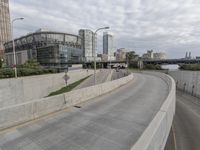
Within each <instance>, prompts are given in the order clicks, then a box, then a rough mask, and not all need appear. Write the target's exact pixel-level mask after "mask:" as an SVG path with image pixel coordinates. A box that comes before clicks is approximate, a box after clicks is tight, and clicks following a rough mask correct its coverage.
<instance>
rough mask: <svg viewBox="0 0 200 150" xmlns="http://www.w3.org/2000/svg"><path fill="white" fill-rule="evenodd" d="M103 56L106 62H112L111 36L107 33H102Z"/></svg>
mask: <svg viewBox="0 0 200 150" xmlns="http://www.w3.org/2000/svg"><path fill="white" fill-rule="evenodd" d="M103 54H105V55H107V56H108V60H114V48H113V35H112V34H110V33H108V32H104V33H103Z"/></svg>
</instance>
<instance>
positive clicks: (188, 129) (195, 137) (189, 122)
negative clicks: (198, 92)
mask: <svg viewBox="0 0 200 150" xmlns="http://www.w3.org/2000/svg"><path fill="white" fill-rule="evenodd" d="M174 133H175V137H176V143H177V149H178V150H199V149H200V99H197V98H195V97H193V96H190V95H188V94H185V93H183V92H181V91H178V92H177V108H176V115H175V118H174Z"/></svg>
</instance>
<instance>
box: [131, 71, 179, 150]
mask: <svg viewBox="0 0 200 150" xmlns="http://www.w3.org/2000/svg"><path fill="white" fill-rule="evenodd" d="M145 73H147V74H150V75H154V76H158V77H160V78H162V79H163V80H164V81H165V82H166V83H167V84H168V86H169V94H168V97H167V98H166V100H165V102H164V103H163V105H162V107H161V108H160V110H159V111H158V113H157V114H156V115H155V117H154V119H153V120H152V121H151V123H150V124H149V126H148V127H147V128H146V129H145V131H144V132H143V134H142V136H141V137H140V138H139V139H138V141H137V142H136V144H135V145H134V146H133V147H132V149H131V150H164V147H165V145H166V142H167V139H168V136H169V133H170V129H171V126H172V122H173V118H174V114H175V105H176V86H175V81H174V80H173V79H172V78H171V77H170V76H168V75H165V74H161V73H151V72H145Z"/></svg>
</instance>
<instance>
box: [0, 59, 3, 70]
mask: <svg viewBox="0 0 200 150" xmlns="http://www.w3.org/2000/svg"><path fill="white" fill-rule="evenodd" d="M2 66H3V61H2V59H0V68H2Z"/></svg>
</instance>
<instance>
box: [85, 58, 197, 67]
mask: <svg viewBox="0 0 200 150" xmlns="http://www.w3.org/2000/svg"><path fill="white" fill-rule="evenodd" d="M132 62H134V63H138V65H139V62H141V63H143V64H153V65H156V64H159V65H169V64H177V65H179V64H200V59H164V60H140V61H132ZM130 63H131V62H130ZM83 64H84V65H85V66H86V67H87V68H91V66H93V64H94V62H85V63H83ZM109 64H111V65H112V64H127V61H107V62H105V61H98V62H97V66H101V68H107V66H108V65H109Z"/></svg>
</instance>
